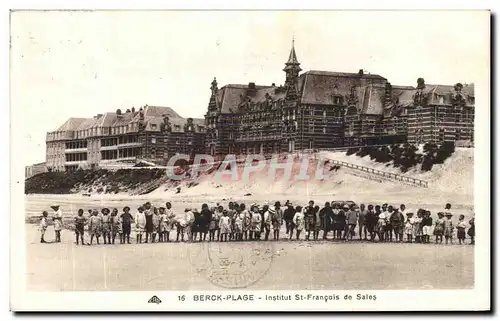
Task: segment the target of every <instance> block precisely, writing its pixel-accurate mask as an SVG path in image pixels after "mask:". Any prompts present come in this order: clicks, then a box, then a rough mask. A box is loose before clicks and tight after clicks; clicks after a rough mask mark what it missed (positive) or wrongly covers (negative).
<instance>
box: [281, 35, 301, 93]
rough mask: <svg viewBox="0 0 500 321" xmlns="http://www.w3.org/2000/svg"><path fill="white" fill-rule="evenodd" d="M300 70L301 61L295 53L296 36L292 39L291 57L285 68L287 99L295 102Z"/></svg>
mask: <svg viewBox="0 0 500 321" xmlns="http://www.w3.org/2000/svg"><path fill="white" fill-rule="evenodd" d="M301 70H302V69H301V68H300V63H299V60H298V59H297V54H296V53H295V35H294V36H293V38H292V49H291V50H290V55H289V56H288V61H287V62H286V63H285V68H284V69H283V71H284V72H285V73H286V80H285V88H286V96H285V97H286V99H287V100H295V99H297V95H298V89H297V80H298V78H299V72H300V71H301Z"/></svg>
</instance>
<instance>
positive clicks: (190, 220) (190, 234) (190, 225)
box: [184, 208, 194, 242]
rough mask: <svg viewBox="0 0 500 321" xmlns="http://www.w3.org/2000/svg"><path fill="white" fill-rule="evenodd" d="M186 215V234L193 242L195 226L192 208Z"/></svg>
mask: <svg viewBox="0 0 500 321" xmlns="http://www.w3.org/2000/svg"><path fill="white" fill-rule="evenodd" d="M184 214H185V220H186V223H187V225H186V228H185V230H186V234H187V237H188V240H189V242H191V241H193V226H194V213H193V209H192V208H188V211H187V212H186V213H184Z"/></svg>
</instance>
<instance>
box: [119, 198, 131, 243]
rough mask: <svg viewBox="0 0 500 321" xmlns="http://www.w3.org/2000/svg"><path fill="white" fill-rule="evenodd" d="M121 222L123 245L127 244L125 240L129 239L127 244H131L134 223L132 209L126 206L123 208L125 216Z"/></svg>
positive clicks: (123, 215)
mask: <svg viewBox="0 0 500 321" xmlns="http://www.w3.org/2000/svg"><path fill="white" fill-rule="evenodd" d="M120 221H121V222H122V231H123V244H125V239H127V243H128V244H130V232H131V228H132V223H133V222H134V217H133V216H132V214H130V207H128V206H125V207H124V208H123V214H122V215H120Z"/></svg>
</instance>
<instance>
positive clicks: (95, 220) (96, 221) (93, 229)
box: [89, 210, 102, 245]
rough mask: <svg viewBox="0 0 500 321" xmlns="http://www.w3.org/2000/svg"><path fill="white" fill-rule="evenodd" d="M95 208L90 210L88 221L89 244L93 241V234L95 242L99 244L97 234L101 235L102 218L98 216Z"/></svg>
mask: <svg viewBox="0 0 500 321" xmlns="http://www.w3.org/2000/svg"><path fill="white" fill-rule="evenodd" d="M98 214H99V213H98V212H97V210H93V211H92V216H91V217H90V220H89V221H90V222H89V231H90V244H89V245H92V242H93V241H94V236H95V238H96V241H97V244H99V236H101V229H102V220H101V218H100V217H99V216H98Z"/></svg>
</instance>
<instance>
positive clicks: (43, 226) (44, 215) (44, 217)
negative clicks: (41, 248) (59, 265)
mask: <svg viewBox="0 0 500 321" xmlns="http://www.w3.org/2000/svg"><path fill="white" fill-rule="evenodd" d="M48 216H49V213H47V211H43V212H42V217H41V219H40V243H47V242H46V241H45V239H44V238H43V237H44V236H45V231H47V226H49V224H48V222H47V217H48Z"/></svg>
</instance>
